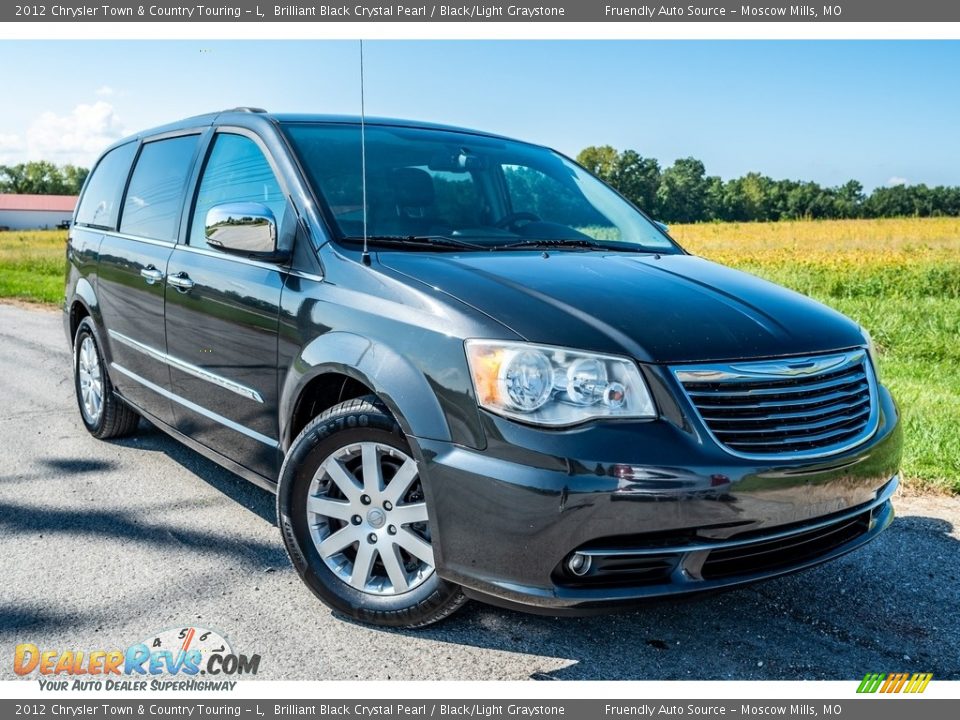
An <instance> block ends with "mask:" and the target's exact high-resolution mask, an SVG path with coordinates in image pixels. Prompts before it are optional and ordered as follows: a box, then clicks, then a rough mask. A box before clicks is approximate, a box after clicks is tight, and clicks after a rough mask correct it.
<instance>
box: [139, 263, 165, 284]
mask: <svg viewBox="0 0 960 720" xmlns="http://www.w3.org/2000/svg"><path fill="white" fill-rule="evenodd" d="M140 277H142V278H143V279H144V280H146V281H147V285H153V284H154V283H158V282H160V281H161V280H163V273H162V272H160V271H159V270H157V269H156V268H155V267H154V266H153V265H147V267H145V268H144V269H143V270H141V271H140Z"/></svg>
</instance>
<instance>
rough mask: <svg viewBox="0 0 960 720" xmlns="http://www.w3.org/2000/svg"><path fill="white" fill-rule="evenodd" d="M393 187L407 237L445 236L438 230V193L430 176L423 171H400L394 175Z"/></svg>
mask: <svg viewBox="0 0 960 720" xmlns="http://www.w3.org/2000/svg"><path fill="white" fill-rule="evenodd" d="M393 187H394V192H395V194H396V202H397V217H398V218H399V224H400V226H401V227H402V228H403V231H402V232H403V233H404V234H409V235H435V234H442V233H440V232H438V230H437V218H436V191H435V190H434V187H433V178H432V177H430V173H428V172H427V171H426V170H421V169H420V168H412V167H405V168H397V169H396V170H394V171H393Z"/></svg>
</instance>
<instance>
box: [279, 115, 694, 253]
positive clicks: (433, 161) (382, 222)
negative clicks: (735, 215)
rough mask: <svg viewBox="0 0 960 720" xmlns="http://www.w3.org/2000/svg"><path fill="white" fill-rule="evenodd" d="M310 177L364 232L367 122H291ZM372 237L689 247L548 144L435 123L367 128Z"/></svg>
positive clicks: (347, 229)
mask: <svg viewBox="0 0 960 720" xmlns="http://www.w3.org/2000/svg"><path fill="white" fill-rule="evenodd" d="M283 129H284V132H285V133H286V134H287V137H288V138H289V139H290V141H291V144H292V145H293V147H294V150H295V152H296V154H297V155H298V157H299V159H300V161H301V164H302V165H303V167H304V169H305V170H306V173H307V176H308V178H309V180H310V182H311V183H312V185H313V187H314V189H315V190H316V192H317V194H318V196H320V198H321V199H322V200H323V201H324V203H325V204H326V206H327V209H328V211H329V213H330V215H331V216H332V219H333V222H334V224H335V226H336V228H337V229H338V230H339V231H340V233H341V235H342V237H343V238H344V239H351V238H358V237H360V236H362V234H363V233H364V203H363V185H364V173H363V172H362V166H361V139H360V128H359V127H358V126H356V125H351V124H321V123H293V122H291V123H287V124H285V125H284V126H283ZM365 134H366V233H367V236H368V237H371V238H376V237H381V238H387V239H393V240H396V239H414V238H418V237H420V238H422V237H424V236H430V237H433V238H437V237H445V238H454V239H460V240H463V241H464V243H461V244H465V243H467V242H469V244H470V245H478V246H480V247H481V248H486V247H491V246H499V247H509V246H511V245H518V246H525V245H526V244H528V243H527V241H540V240H543V241H551V242H558V241H559V242H563V241H571V242H574V243H582V244H590V245H601V246H602V247H610V248H612V249H624V250H626V249H632V250H646V251H654V252H668V253H669V252H680V250H679V248H677V246H676V245H674V243H673V242H672V241H671V240H670V239H669V238H668V237H667V236H666V235H665V234H664V233H663V232H662V231H661V230H660V229H659V228H658V227H657V226H656V225H654V223H653V222H651V221H650V220H649V219H648V218H647V217H645V216H644V215H643V214H642V213H640V212H639V211H638V210H637V209H636V208H634V207H633V206H632V205H631V204H630V203H628V202H627V201H626V200H624V199H623V198H622V197H620V196H619V195H618V194H617V193H616V192H614V191H613V190H611V189H610V188H609V187H608V186H606V185H604V184H603V183H602V182H600V181H599V180H597V179H596V178H595V177H593V176H592V175H590V174H589V173H588V172H586V171H585V170H584V169H583V168H581V167H580V166H578V165H577V164H576V163H574V162H572V161H570V160H567V159H566V158H564V157H563V156H562V155H559V154H558V153H555V152H553V151H552V150H549V149H547V148H543V147H538V146H534V145H528V144H526V143H520V142H516V141H512V140H507V139H503V138H495V137H488V136H482V135H472V134H469V133H462V132H455V131H447V130H434V129H427V128H410V127H395V126H382V125H368V126H367V128H366V132H365Z"/></svg>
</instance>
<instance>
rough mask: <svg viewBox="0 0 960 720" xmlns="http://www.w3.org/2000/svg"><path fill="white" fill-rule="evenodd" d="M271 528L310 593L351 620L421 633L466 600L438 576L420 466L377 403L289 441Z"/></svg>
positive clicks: (356, 404) (363, 403) (336, 411)
mask: <svg viewBox="0 0 960 720" xmlns="http://www.w3.org/2000/svg"><path fill="white" fill-rule="evenodd" d="M277 524H278V526H279V527H280V530H281V534H282V535H283V544H284V546H285V548H286V551H287V555H288V556H289V558H290V561H291V563H293V566H294V568H296V570H297V572H298V573H299V574H300V577H301V578H302V579H303V581H304V582H305V583H306V584H307V587H309V588H310V590H311V591H312V592H313V593H314V594H315V595H316V596H317V597H318V598H320V600H322V601H323V602H324V603H325V604H326V605H328V606H329V607H331V608H333V609H334V610H336V611H337V612H340V613H342V614H344V615H347V616H349V617H351V618H353V619H355V620H358V621H360V622H364V623H369V624H372V625H381V626H388V627H407V628H416V627H424V626H426V625H431V624H433V623H435V622H438V621H440V620H443V619H444V618H445V617H447V616H449V615H451V614H453V613H454V612H456V611H457V610H458V609H459V608H460V607H461V606H462V605H463V604H464V603H465V602H466V597H465V596H464V595H463V592H462V591H461V589H460V587H459V586H458V585H454V584H452V583H449V582H447V581H445V580H443V579H441V578H440V577H439V576H438V575H437V573H436V569H435V566H434V560H433V550H432V546H431V541H430V529H429V528H430V524H429V519H428V518H427V509H426V503H425V501H424V498H423V491H422V485H421V484H420V479H419V468H418V466H417V463H416V460H414V459H413V457H412V453H411V451H410V446H409V444H408V443H407V440H406V438H405V437H404V436H403V433H402V432H401V431H400V428H399V426H398V425H397V422H396V420H394V418H393V417H392V416H391V415H390V413H389V412H388V411H387V409H386V408H385V407H384V406H383V405H382V404H381V403H380V402H379V400H377V398H376V397H375V396H366V397H362V398H358V399H355V400H348V401H346V402H343V403H340V404H339V405H337V406H335V407H332V408H330V409H329V410H327V411H326V412H324V413H322V414H321V415H319V416H318V417H317V418H315V419H314V420H312V421H311V422H310V423H308V424H307V426H306V427H305V428H304V429H303V432H301V433H300V435H299V436H298V437H297V439H296V440H294V441H293V444H292V445H291V446H290V450H289V451H288V452H287V456H286V459H285V460H284V462H283V467H282V468H281V470H280V480H279V484H278V487H277Z"/></svg>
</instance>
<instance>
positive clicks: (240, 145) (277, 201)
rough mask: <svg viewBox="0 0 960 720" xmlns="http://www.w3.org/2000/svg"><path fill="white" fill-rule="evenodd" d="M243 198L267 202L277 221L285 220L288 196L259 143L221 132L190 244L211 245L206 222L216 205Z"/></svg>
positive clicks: (201, 190) (202, 185) (202, 188)
mask: <svg viewBox="0 0 960 720" xmlns="http://www.w3.org/2000/svg"><path fill="white" fill-rule="evenodd" d="M241 202H255V203H260V204H261V205H265V206H266V207H268V208H270V210H271V211H272V212H273V216H274V219H275V220H276V221H277V225H279V224H280V223H281V222H282V221H283V214H284V210H285V209H286V204H287V200H286V197H285V196H284V194H283V191H282V190H281V189H280V183H278V182H277V178H276V176H275V175H274V174H273V170H272V169H271V168H270V163H269V162H267V158H266V157H264V155H263V153H262V152H261V151H260V148H259V146H258V145H257V144H256V143H255V142H254V141H253V140H251V139H250V138H248V137H244V136H242V135H231V134H229V133H220V134H219V135H217V137H216V139H215V140H214V143H213V150H211V151H210V157H209V159H208V160H207V165H206V167H205V168H204V169H203V178H202V179H201V180H200V188H199V190H198V191H197V202H196V206H195V207H194V211H193V221H192V222H191V223H190V238H189V244H190V245H193V246H194V247H206V246H207V238H206V233H205V231H204V225H205V223H206V217H207V213H208V212H209V211H210V209H211V208H212V207H214V206H216V205H223V204H225V203H241Z"/></svg>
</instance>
